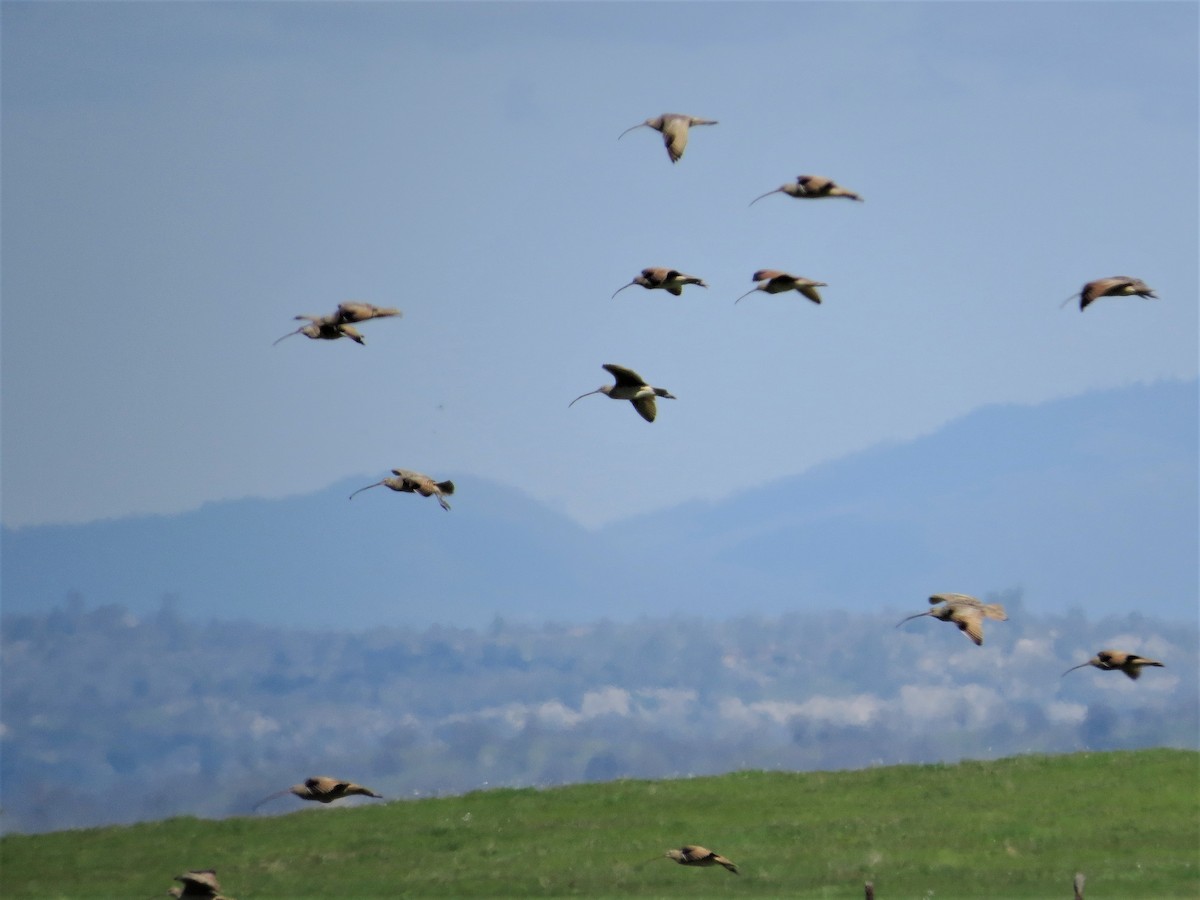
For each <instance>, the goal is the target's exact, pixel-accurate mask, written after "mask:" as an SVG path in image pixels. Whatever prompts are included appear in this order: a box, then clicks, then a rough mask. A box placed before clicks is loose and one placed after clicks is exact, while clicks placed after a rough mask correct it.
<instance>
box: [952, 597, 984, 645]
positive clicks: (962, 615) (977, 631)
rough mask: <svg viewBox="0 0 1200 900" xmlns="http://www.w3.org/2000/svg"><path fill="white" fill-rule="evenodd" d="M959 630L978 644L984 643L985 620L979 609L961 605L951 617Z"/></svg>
mask: <svg viewBox="0 0 1200 900" xmlns="http://www.w3.org/2000/svg"><path fill="white" fill-rule="evenodd" d="M950 621H951V622H953V623H954V624H955V625H957V626H958V630H959V631H961V632H962V633H963V634H965V635H966V636H967V637H969V638H970V639H971V640H973V641H974V642H975V644H976V646H979V645H981V644H983V620H982V617H981V616H980V614H979V610H977V609H971V608H970V607H959V608H958V609H956V610H955V611H954V615H953V616H952V617H951V619H950Z"/></svg>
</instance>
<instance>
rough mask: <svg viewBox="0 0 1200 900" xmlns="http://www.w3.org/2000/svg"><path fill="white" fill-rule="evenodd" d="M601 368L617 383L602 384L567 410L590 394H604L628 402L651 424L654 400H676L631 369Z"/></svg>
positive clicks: (654, 411) (577, 399)
mask: <svg viewBox="0 0 1200 900" xmlns="http://www.w3.org/2000/svg"><path fill="white" fill-rule="evenodd" d="M602 368H604V369H605V370H606V371H607V372H609V374H611V375H612V377H613V378H615V379H617V383H616V384H602V385H600V387H598V388H596V390H594V391H588V392H587V393H586V394H580V395H579V396H578V397H576V398H575V399H574V400H572V401H571V402H570V403H568V404H567V408H568V409H570V408H571V407H572V406H574V405H575V404H576V403H578V402H579V401H580V400H582V399H583V398H584V397H590V396H591V395H592V394H604V395H605V396H606V397H609V398H611V399H613V400H628V401H629V402H630V403H632V404H633V408H634V409H636V410H637V411H638V415H640V416H641V417H642V418H643V419H645V420H646V421H647V422H653V421H654V417H655V416H657V415H658V406H657V404H656V403H655V402H654V398H655V397H666V398H667V399H668V400H674V399H676V398H675V395H674V394H672V393H671V392H670V391H668V390H667V389H666V388H660V387H654V386H652V385H649V384H646V380H645V379H644V378H642V376H641V375H639V374H638V373H637V372H635V371H633V369H626V368H625V367H624V366H618V365H616V364H615V363H605V364H604V365H603V367H602Z"/></svg>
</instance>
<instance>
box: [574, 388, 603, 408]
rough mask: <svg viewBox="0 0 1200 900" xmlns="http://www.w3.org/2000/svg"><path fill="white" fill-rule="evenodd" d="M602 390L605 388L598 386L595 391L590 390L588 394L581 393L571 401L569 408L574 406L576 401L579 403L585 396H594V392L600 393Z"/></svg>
mask: <svg viewBox="0 0 1200 900" xmlns="http://www.w3.org/2000/svg"><path fill="white" fill-rule="evenodd" d="M602 390H603V389H602V388H596V389H595V390H594V391H588V392H587V393H586V394H580V395H579V396H578V397H576V398H575V399H574V400H572V401H571V402H570V403H568V404H567V409H570V408H571V407H572V406H574V405H575V404H576V403H578V402H579V401H580V400H582V399H583V398H584V397H590V396H592V394H599V393H601V391H602Z"/></svg>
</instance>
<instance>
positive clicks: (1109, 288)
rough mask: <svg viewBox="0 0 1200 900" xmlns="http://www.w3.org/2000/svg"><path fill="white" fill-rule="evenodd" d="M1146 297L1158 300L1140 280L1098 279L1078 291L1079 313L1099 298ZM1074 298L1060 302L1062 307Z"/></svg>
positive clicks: (1124, 277)
mask: <svg viewBox="0 0 1200 900" xmlns="http://www.w3.org/2000/svg"><path fill="white" fill-rule="evenodd" d="M1135 295H1136V296H1138V297H1148V298H1150V299H1153V300H1157V299H1158V295H1157V294H1155V293H1154V290H1153V289H1152V288H1151V287H1150V286H1149V285H1147V284H1146V282H1144V281H1142V280H1141V279H1140V278H1131V277H1130V276H1129V275H1114V276H1113V277H1112V278H1100V279H1097V280H1096V281H1089V282H1088V283H1087V284H1085V285H1084V286H1083V288H1082V289H1081V290H1080V292H1079V294H1078V297H1079V311H1080V312H1082V311H1083V310H1085V309H1087V308H1088V304H1089V303H1093V302H1094V301H1096V300H1099V299H1100V298H1101V297H1132V296H1135ZM1075 297H1076V295H1075V294H1072V295H1071V296H1070V297H1068V298H1067V299H1066V300H1064V301H1063V302H1062V304H1061V305H1062V306H1066V305H1067V304H1068V303H1070V302H1071V301H1072V300H1074V299H1075Z"/></svg>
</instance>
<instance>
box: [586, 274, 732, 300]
mask: <svg viewBox="0 0 1200 900" xmlns="http://www.w3.org/2000/svg"><path fill="white" fill-rule="evenodd" d="M635 284H640V285H641V286H642V287H644V288H647V289H649V290H653V289H654V288H660V289H661V290H664V291H667V292H669V293H672V294H674V295H675V296H676V297H678V296H680V295H682V294H683V286H684V285H685V284H695V285H699V286H700V287H702V288H706V287H708V285H707V284H705V283H704V279H703V278H697V277H696V276H695V275H684V274H683V273H682V272H680V271H679V270H678V269H642V274H641V275H638V276H637V277H635V278H634V279H633V281H631V282H629V284H626V285H622V286H621V287H619V288H617V289H616V290H615V291H613V297H615V296H617V294H619V293H621V291H623V290H625V288H627V287H633V286H634V285H635ZM609 299H612V298H609Z"/></svg>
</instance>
